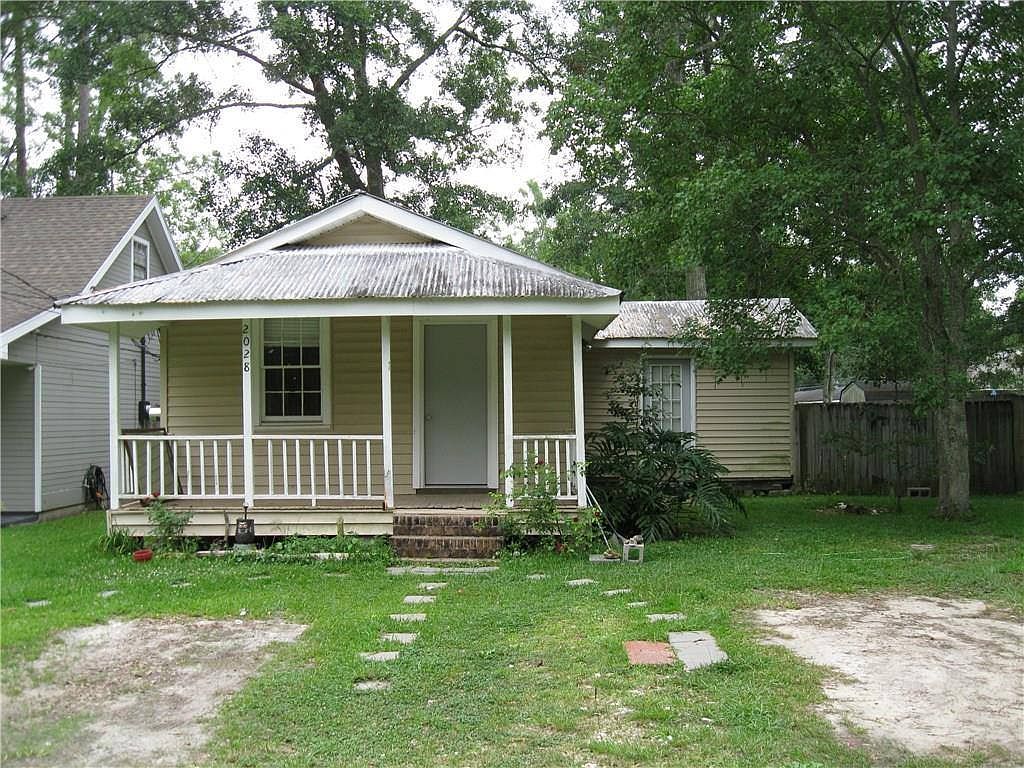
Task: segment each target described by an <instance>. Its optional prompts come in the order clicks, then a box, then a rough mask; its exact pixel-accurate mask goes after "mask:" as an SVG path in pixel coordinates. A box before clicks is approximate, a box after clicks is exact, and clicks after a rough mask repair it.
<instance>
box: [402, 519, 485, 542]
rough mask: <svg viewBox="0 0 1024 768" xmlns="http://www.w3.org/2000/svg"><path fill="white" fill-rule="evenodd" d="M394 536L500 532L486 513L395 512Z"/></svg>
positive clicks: (478, 534) (481, 534)
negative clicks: (418, 513)
mask: <svg viewBox="0 0 1024 768" xmlns="http://www.w3.org/2000/svg"><path fill="white" fill-rule="evenodd" d="M393 526H394V530H393V533H394V535H395V536H434V537H440V536H464V537H475V536H484V537H494V536H498V535H499V534H500V532H499V529H498V526H497V525H496V524H495V522H494V518H492V517H490V516H488V515H417V514H396V515H395V517H394V520H393Z"/></svg>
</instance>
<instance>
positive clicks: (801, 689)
mask: <svg viewBox="0 0 1024 768" xmlns="http://www.w3.org/2000/svg"><path fill="white" fill-rule="evenodd" d="M831 501H832V500H830V499H825V498H822V497H773V498H758V499H752V500H750V501H749V505H748V506H749V509H750V517H749V519H748V520H747V521H745V522H744V523H743V524H742V525H741V528H740V530H739V531H738V532H737V534H736V535H735V536H734V537H732V538H728V539H694V540H687V541H681V542H673V543H664V544H653V545H649V546H648V550H647V555H646V559H647V562H645V563H644V565H643V566H641V567H633V566H631V567H625V566H621V567H620V566H609V565H590V564H588V563H585V562H583V561H581V560H578V559H568V558H559V557H555V556H533V557H523V558H514V559H509V560H506V561H503V562H502V563H501V570H500V571H499V572H498V573H496V574H491V575H488V576H450V577H446V580H448V581H449V582H450V586H449V587H448V588H447V589H445V590H443V591H441V592H440V593H439V597H438V601H437V603H436V604H434V605H433V606H427V609H426V610H427V613H428V620H427V622H426V623H425V624H422V625H419V627H418V628H417V629H416V630H413V631H418V632H420V638H419V640H418V641H417V642H416V643H415V645H413V646H410V647H404V648H402V656H401V658H400V659H399V660H398V661H397V662H394V663H390V664H386V665H380V664H377V665H373V664H368V663H364V662H362V661H360V660H359V658H358V655H357V653H358V652H359V651H363V650H374V649H376V648H377V647H378V643H377V635H378V633H380V632H381V631H382V630H385V628H387V627H388V626H389V621H388V618H387V616H388V614H389V613H392V612H396V611H399V610H401V598H402V596H403V595H405V594H409V593H410V592H412V591H414V590H415V584H416V583H417V582H418V581H420V580H421V578H420V577H415V576H411V577H390V576H387V575H385V574H384V572H383V569H382V568H381V566H380V565H370V564H347V563H321V564H292V563H278V564H268V563H233V562H224V561H209V560H198V559H194V558H190V559H158V560H155V561H153V562H151V563H145V564H135V563H133V562H131V561H130V559H128V558H125V557H115V556H109V555H105V554H102V553H101V552H100V551H99V549H98V548H97V545H96V542H97V540H98V539H99V536H100V534H101V533H102V525H103V518H102V516H101V515H99V514H90V515H87V516H83V517H76V518H70V519H65V520H61V521H57V522H53V523H47V524H42V525H35V526H28V527H21V528H15V529H7V530H5V531H4V532H3V536H2V550H0V555H2V569H3V572H2V577H3V584H2V624H0V629H2V652H3V657H2V669H3V672H4V678H5V680H6V681H7V684H8V685H13V684H15V683H13V682H12V681H15V680H16V678H17V675H12V674H11V673H12V672H13V671H15V670H17V669H18V667H19V665H20V664H21V663H22V662H24V661H26V660H29V659H32V658H34V657H35V656H37V655H38V654H39V652H40V651H41V650H42V648H43V647H44V645H45V643H46V642H47V640H48V639H49V638H50V637H51V636H52V634H53V633H54V632H56V631H58V630H60V629H63V628H67V627H74V626H81V625H86V624H90V623H93V622H102V621H106V620H108V619H110V618H112V617H135V616H167V615H183V616H206V617H214V618H215V617H236V616H238V614H239V612H240V611H241V610H242V609H243V608H244V609H246V611H247V615H248V617H250V618H260V617H269V616H281V617H285V618H288V619H291V620H296V621H300V622H304V623H307V624H309V627H310V628H309V630H308V631H307V632H306V634H305V635H304V636H303V638H302V639H301V640H300V641H299V642H298V643H297V644H295V645H294V646H288V647H283V648H282V649H281V650H280V651H279V652H278V653H277V655H276V656H275V657H274V659H273V660H272V661H270V662H269V663H268V664H267V665H266V666H265V667H264V668H263V669H262V670H261V672H260V673H259V674H258V675H257V676H256V677H254V678H253V679H252V680H251V681H250V682H249V684H248V685H246V687H245V688H244V689H243V690H242V691H241V692H240V693H239V694H238V695H236V696H235V697H234V698H233V699H232V700H231V701H230V702H229V703H228V704H227V706H226V707H225V708H224V709H223V710H222V712H221V714H220V716H219V719H218V720H217V722H216V724H215V729H214V735H213V738H212V740H211V742H210V744H209V746H208V752H209V757H208V764H209V765H218V766H219V765H224V766H306V765H311V764H321V765H374V766H377V767H378V768H384V767H385V766H470V765H472V766H531V767H533V766H563V765H582V764H583V763H586V762H595V763H597V764H599V765H601V766H630V765H645V766H686V765H694V766H698V765H699V766H789V767H790V768H798V767H801V768H803V767H807V766H816V765H817V766H867V765H870V764H872V757H871V755H869V754H868V753H867V752H866V751H864V750H862V749H852V748H850V747H847V746H845V745H844V744H842V743H841V742H840V741H838V740H837V739H836V738H835V737H834V736H833V734H832V731H831V729H830V726H829V725H828V724H827V723H826V722H825V721H824V720H823V719H821V718H820V717H818V716H816V715H815V714H814V711H813V707H814V705H815V704H816V703H818V702H820V701H821V700H822V694H821V687H820V685H821V680H822V678H823V675H825V674H826V672H825V671H824V670H821V669H819V668H816V667H813V666H811V665H809V664H805V663H803V662H801V661H799V660H798V659H797V658H796V657H795V656H793V655H792V654H790V653H789V652H787V651H785V650H783V649H781V648H778V647H767V646H764V645H762V644H760V643H759V642H758V632H757V630H756V629H754V628H753V627H752V626H751V625H750V623H749V619H748V613H749V611H750V610H751V609H754V608H757V607H762V606H771V605H781V604H784V603H785V601H786V597H785V594H784V593H785V592H789V591H797V590H799V591H813V592H847V593H849V592H882V591H891V592H902V593H909V594H929V595H937V596H960V597H976V598H981V599H984V600H986V601H988V602H990V603H991V604H993V605H995V606H997V607H999V608H1002V609H1005V610H1008V611H1011V612H1013V613H1015V614H1017V615H1022V614H1024V546H1022V544H1024V522H1022V519H1024V515H1022V509H1024V502H1022V500H1021V498H1019V497H1017V498H995V497H991V498H978V499H976V500H975V510H976V518H975V519H974V520H972V521H969V522H959V523H944V522H939V521H937V520H934V519H932V518H930V517H929V516H928V515H927V510H928V508H929V507H930V504H931V503H930V502H928V501H916V500H914V501H910V502H908V503H907V504H906V507H907V509H906V511H904V512H903V513H900V514H895V513H892V514H883V515H879V516H876V517H859V516H850V515H835V514H826V513H822V512H818V511H816V510H817V509H818V508H819V507H821V506H823V505H825V504H828V503H830V502H831ZM857 501H859V502H860V503H864V504H867V505H873V504H885V503H887V502H886V500H884V499H858V500H857ZM913 542H928V543H933V544H935V545H936V550H935V552H933V553H930V554H924V555H920V554H912V553H911V552H910V551H909V549H908V545H909V544H910V543H913ZM535 571H543V572H546V573H548V574H550V578H549V579H547V580H545V581H537V582H535V581H527V580H526V579H525V578H524V576H525V575H526V574H528V573H532V572H535ZM330 574H333V575H330ZM258 575H259V576H268V577H269V578H263V579H258V580H253V579H251V578H250V577H252V576H258ZM581 576H590V577H592V578H596V579H598V580H599V584H598V585H596V586H594V587H584V588H579V589H572V590H570V589H566V588H565V587H564V586H563V582H564V580H565V579H568V578H576V577H581ZM180 580H187V581H190V582H192V585H193V586H192V587H190V588H187V589H179V588H175V587H174V586H173V584H174V583H175V582H177V581H180ZM617 587H631V588H632V589H633V592H632V594H628V595H621V596H618V597H614V598H606V597H602V596H601V594H600V591H601V590H604V589H612V588H617ZM105 589H117V590H119V593H118V594H117V595H115V596H114V597H111V598H109V599H106V600H104V599H101V598H99V597H98V596H97V593H98V592H100V591H102V590H105ZM43 598H46V599H49V600H51V601H52V603H51V605H49V606H47V607H44V608H28V607H26V606H25V601H28V600H37V599H43ZM632 600H647V601H648V602H649V609H650V611H657V612H669V611H680V612H682V613H685V614H687V616H688V619H687V621H686V622H685V628H688V629H706V630H710V631H711V632H713V633H714V634H715V636H716V637H717V638H718V640H719V643H720V645H721V646H722V647H723V648H724V650H725V651H726V652H727V653H728V654H729V657H730V660H729V662H727V663H726V664H723V665H719V666H717V667H714V668H709V669H705V670H701V671H698V672H696V673H686V672H685V671H683V670H682V668H681V667H680V666H673V667H661V668H659V667H628V666H627V665H626V664H625V658H624V654H623V650H622V643H623V641H625V640H632V639H650V640H655V639H664V637H663V635H664V632H665V628H664V627H663V626H662V627H659V626H657V625H652V624H649V623H647V621H646V619H645V618H644V613H645V611H643V610H641V611H637V610H633V609H627V608H625V603H626V602H629V601H632ZM367 676H378V677H386V678H388V679H390V680H391V682H392V687H391V689H390V690H389V691H387V692H386V693H383V694H380V693H374V694H360V693H356V692H354V691H353V690H352V683H353V681H354V680H356V679H359V678H362V677H367ZM627 710H631V711H627ZM24 748H25V749H26V750H27V751H29V752H31V751H32V750H31V748H29V747H28V746H27V745H26V746H25V747H24ZM984 759H985V757H984V755H974V756H965V758H964V761H965V762H966V764H972V765H973V764H982V763H983V762H984ZM886 764H891V765H902V766H920V767H923V766H943V765H949V764H950V763H948V762H945V761H943V760H939V759H933V758H914V757H911V756H907V755H888V756H887V757H886Z"/></svg>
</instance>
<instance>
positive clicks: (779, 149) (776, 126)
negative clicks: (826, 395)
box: [549, 3, 1024, 516]
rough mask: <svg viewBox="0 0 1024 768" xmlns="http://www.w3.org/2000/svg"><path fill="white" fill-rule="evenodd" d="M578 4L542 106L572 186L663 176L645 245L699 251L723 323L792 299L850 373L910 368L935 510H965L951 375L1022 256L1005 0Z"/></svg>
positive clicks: (1020, 25)
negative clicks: (577, 164)
mask: <svg viewBox="0 0 1024 768" xmlns="http://www.w3.org/2000/svg"><path fill="white" fill-rule="evenodd" d="M577 18H578V19H579V20H580V31H579V35H578V36H577V38H576V39H575V41H574V43H573V46H572V49H571V53H570V56H569V61H570V62H572V61H573V58H572V57H573V56H583V57H584V58H583V61H584V65H583V66H578V67H571V66H570V67H569V71H570V73H571V74H570V76H569V78H568V80H567V83H566V84H565V87H564V91H563V93H564V95H563V97H562V99H561V100H560V101H559V102H558V103H557V104H556V106H555V108H554V109H553V110H552V113H551V115H550V118H549V119H550V124H551V130H552V132H553V134H554V135H555V136H556V138H559V139H560V140H561V141H562V142H563V143H564V144H565V146H568V147H570V148H571V149H572V150H573V151H574V153H575V155H576V156H577V158H578V159H580V160H581V168H582V170H583V180H584V181H586V180H587V179H589V178H590V177H591V176H593V177H594V178H595V179H597V180H598V181H599V182H601V181H603V180H604V179H605V178H611V179H612V181H613V182H614V187H615V191H616V193H618V194H620V195H622V196H625V197H626V198H627V199H629V198H632V199H633V200H634V201H635V200H643V199H644V198H643V192H644V191H645V190H654V189H656V188H660V189H662V190H663V191H664V194H665V196H666V199H668V200H671V204H672V211H673V213H672V215H673V219H672V220H673V230H674V231H673V234H674V235H675V239H674V240H671V241H666V243H665V244H663V245H662V248H661V253H662V254H664V257H663V258H666V259H667V260H671V261H675V262H678V261H680V260H683V261H684V262H686V261H689V262H690V263H700V264H702V265H704V266H705V267H706V269H707V275H708V285H709V289H710V292H711V294H712V296H713V297H714V298H716V299H717V300H716V301H715V302H712V307H713V308H715V307H718V308H720V309H721V312H719V313H718V316H719V320H720V323H719V326H720V328H721V329H723V330H724V331H726V333H724V334H723V336H725V337H728V335H729V334H728V333H727V332H728V331H729V330H730V328H732V327H734V326H735V322H734V320H735V315H734V314H732V313H731V311H730V306H732V307H734V306H735V302H734V301H729V300H733V299H740V298H743V297H748V296H753V297H758V296H770V295H773V294H774V295H790V296H793V297H794V298H796V299H797V300H798V301H799V302H800V303H801V304H803V305H804V306H806V307H808V308H809V309H810V310H811V312H812V315H813V318H814V320H815V321H816V323H817V324H818V326H819V328H820V330H821V331H822V336H823V338H824V339H825V340H826V341H827V343H828V344H830V345H831V346H833V347H834V348H836V349H837V350H838V351H839V352H840V357H841V358H845V359H846V360H847V361H850V362H852V365H851V366H850V367H854V368H857V369H859V370H858V372H860V373H862V374H866V375H877V374H882V375H889V376H892V375H900V376H905V377H907V378H910V379H911V380H912V381H913V383H914V386H915V393H916V395H917V398H918V403H919V405H920V406H921V407H923V408H928V409H930V410H931V411H932V412H933V413H934V414H935V418H936V423H937V425H938V449H939V450H938V465H939V466H938V469H939V477H940V494H939V502H938V510H939V512H940V513H941V514H943V515H947V516H960V515H963V514H965V513H966V512H967V510H968V508H969V457H968V453H967V434H966V417H965V411H964V396H965V394H966V392H967V389H968V386H969V383H968V378H967V371H968V368H969V366H970V365H971V364H972V363H974V362H977V361H978V360H980V359H982V358H983V357H984V356H985V355H986V354H987V353H989V352H990V351H991V347H992V345H993V341H992V340H993V338H996V339H998V336H995V335H994V334H992V333H991V332H990V329H991V327H992V326H993V324H994V319H993V318H992V316H991V315H989V314H988V313H986V312H985V310H984V308H983V303H984V301H985V300H986V299H988V298H990V297H991V296H992V294H993V292H994V290H995V289H996V288H997V287H999V286H1000V285H1002V284H1005V282H1006V281H1007V280H1009V279H1014V278H1016V279H1019V278H1020V277H1021V274H1022V272H1024V268H1022V256H1021V252H1022V247H1021V246H1022V240H1024V204H1022V203H1024V197H1022V193H1021V186H1020V184H1019V179H1020V177H1021V174H1022V171H1024V151H1022V147H1024V142H1022V141H1021V139H1022V133H1021V132H1022V123H1021V117H1022V115H1024V81H1022V77H1021V72H1024V45H1022V42H1024V7H1022V6H1020V5H1016V4H1006V5H1000V4H994V3H926V4H922V3H877V4H857V5H853V4H818V3H806V4H795V3H794V4H788V3H763V4H727V3H722V4H700V5H691V4H686V5H667V4H665V5H653V4H652V5H632V4H630V5H625V4H622V5H610V4H602V5H596V6H594V5H589V4H588V5H581V6H577ZM651 96H653V98H651ZM616 119H618V120H620V121H621V123H622V124H623V127H618V126H616ZM623 148H625V149H626V150H628V152H626V153H623ZM673 156H675V160H674V162H673V161H672V158H673ZM587 158H598V159H595V160H589V161H588V160H587ZM600 158H605V160H604V162H600V160H599V159H600ZM645 158H648V159H649V158H654V159H660V160H659V161H658V162H653V163H652V162H644V159H645ZM616 162H619V163H622V164H623V165H625V170H623V171H621V172H618V173H617V174H616V173H615V172H614V170H611V171H610V170H609V168H610V167H611V166H612V165H614V164H615V163H616ZM635 191H637V192H638V193H639V194H636V195H634V192H635ZM604 197H605V199H612V194H611V193H609V194H607V195H604ZM633 205H634V207H638V206H639V204H638V203H636V202H634V203H633ZM634 242H636V241H634ZM612 258H613V259H616V260H618V259H622V260H628V259H629V253H628V251H627V250H626V249H622V250H621V251H620V252H619V253H616V254H613V256H612ZM671 273H672V269H670V270H669V274H671ZM995 344H996V345H998V341H996V342H995Z"/></svg>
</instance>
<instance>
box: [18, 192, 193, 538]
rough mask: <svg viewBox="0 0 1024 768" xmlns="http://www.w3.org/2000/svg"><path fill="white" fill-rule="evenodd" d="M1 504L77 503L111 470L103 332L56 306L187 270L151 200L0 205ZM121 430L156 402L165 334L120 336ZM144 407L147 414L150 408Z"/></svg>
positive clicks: (23, 509)
mask: <svg viewBox="0 0 1024 768" xmlns="http://www.w3.org/2000/svg"><path fill="white" fill-rule="evenodd" d="M0 268H2V274H0V319H2V331H0V404H2V409H0V504H2V507H0V508H2V510H3V513H4V517H5V519H10V516H14V515H17V514H19V513H27V514H28V515H32V514H38V513H40V512H45V511H50V510H56V509H60V508H65V507H69V508H71V507H76V506H80V505H81V504H82V502H83V500H84V494H83V486H82V481H83V477H84V475H85V472H86V470H87V469H88V468H89V466H90V465H92V464H95V465H98V466H100V467H102V468H103V470H104V472H105V473H106V474H107V476H108V477H109V468H108V457H109V454H110V452H109V439H108V431H109V421H108V410H109V407H110V398H109V394H108V376H107V368H108V365H107V360H108V357H109V354H108V334H107V333H105V332H102V331H98V330H95V329H91V328H87V327H80V326H69V325H62V324H61V321H60V312H59V311H58V310H57V309H55V308H54V302H55V301H57V300H60V299H62V298H66V297H68V296H72V295H83V294H84V295H88V293H90V292H93V291H103V290H104V289H108V288H112V287H114V286H117V285H121V284H124V283H130V282H132V281H133V280H145V279H147V278H150V277H154V276H157V275H163V274H165V273H168V272H174V271H177V270H180V269H181V262H180V261H179V259H178V254H177V251H176V249H175V246H174V242H173V240H172V238H171V235H170V232H169V231H168V229H167V224H166V222H165V221H164V218H163V215H162V213H161V212H160V206H159V205H158V204H157V201H156V198H153V197H135V196H132V197H122V196H105V197H59V198H38V199H20V198H9V199H6V200H3V201H0ZM119 349H120V357H121V359H123V361H124V364H123V366H122V367H121V371H120V374H119V376H118V377H117V378H116V379H115V381H116V383H117V386H116V388H115V391H116V392H117V393H118V397H117V400H116V403H117V408H116V409H115V411H116V412H117V413H118V414H119V415H118V422H117V425H118V428H119V429H121V430H131V429H136V428H138V427H140V411H139V403H140V402H144V401H149V402H150V403H152V404H154V405H155V404H157V403H159V400H160V392H159V381H160V373H159V365H160V355H159V352H160V350H159V341H158V339H157V338H156V337H147V335H146V334H145V333H144V332H142V331H139V332H138V333H137V334H135V336H131V335H130V334H126V335H125V338H123V339H121V340H120V341H119ZM146 415H147V414H142V417H143V421H145V416H146Z"/></svg>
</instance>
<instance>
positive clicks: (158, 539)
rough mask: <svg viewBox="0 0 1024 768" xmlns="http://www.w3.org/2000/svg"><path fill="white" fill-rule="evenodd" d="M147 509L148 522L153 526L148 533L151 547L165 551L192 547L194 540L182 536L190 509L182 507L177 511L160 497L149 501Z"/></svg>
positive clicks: (188, 518)
mask: <svg viewBox="0 0 1024 768" xmlns="http://www.w3.org/2000/svg"><path fill="white" fill-rule="evenodd" d="M147 510H148V512H149V523H150V525H151V526H152V527H153V531H152V533H151V534H150V538H151V543H152V547H153V549H155V550H164V551H166V550H187V549H189V548H190V547H191V548H194V546H195V541H194V540H192V539H186V538H185V537H184V536H182V534H183V533H184V532H185V526H186V525H188V521H189V520H191V519H192V510H189V509H183V510H181V511H180V512H178V511H176V510H174V509H172V508H170V507H168V506H167V505H166V504H164V503H163V502H162V501H160V499H154V500H153V501H151V502H150V504H149V507H148V508H147Z"/></svg>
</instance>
